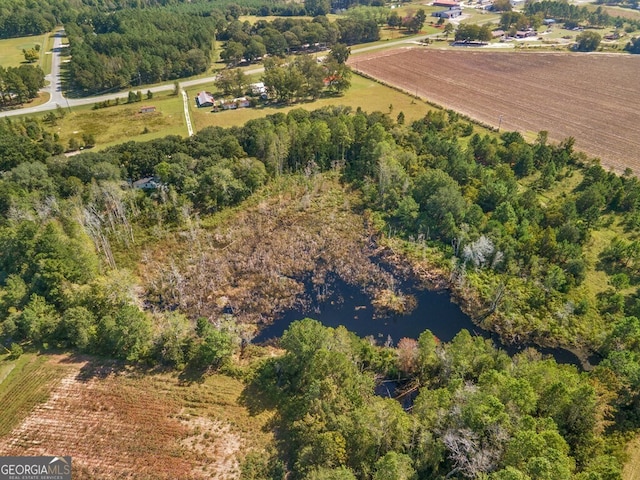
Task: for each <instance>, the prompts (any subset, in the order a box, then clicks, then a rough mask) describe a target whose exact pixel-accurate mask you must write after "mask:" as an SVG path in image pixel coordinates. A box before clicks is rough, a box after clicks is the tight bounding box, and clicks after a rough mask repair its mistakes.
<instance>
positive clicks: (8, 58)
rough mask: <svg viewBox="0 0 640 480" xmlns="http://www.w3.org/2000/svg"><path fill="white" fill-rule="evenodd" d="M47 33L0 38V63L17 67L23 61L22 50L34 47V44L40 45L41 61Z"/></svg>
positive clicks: (5, 66)
mask: <svg viewBox="0 0 640 480" xmlns="http://www.w3.org/2000/svg"><path fill="white" fill-rule="evenodd" d="M48 35H49V34H48V33H45V34H44V35H36V36H32V37H18V38H6V39H3V40H0V65H1V66H3V67H4V68H7V67H19V66H20V65H22V64H23V63H25V61H24V54H23V53H22V50H23V49H24V50H28V49H30V48H34V47H35V46H36V45H40V62H42V56H43V55H44V52H45V51H46V48H47V36H48Z"/></svg>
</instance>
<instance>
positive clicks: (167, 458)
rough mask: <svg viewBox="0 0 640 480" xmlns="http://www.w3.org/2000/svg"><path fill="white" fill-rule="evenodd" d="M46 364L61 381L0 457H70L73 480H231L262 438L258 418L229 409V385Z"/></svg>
mask: <svg viewBox="0 0 640 480" xmlns="http://www.w3.org/2000/svg"><path fill="white" fill-rule="evenodd" d="M51 362H55V363H60V364H64V366H65V368H67V369H68V370H67V375H66V376H65V377H64V378H63V379H62V380H61V381H60V382H59V383H58V384H57V386H56V387H55V388H53V390H52V392H51V395H50V396H49V398H48V400H47V401H46V402H44V403H41V404H40V405H38V406H36V407H35V408H34V409H33V410H32V411H31V413H30V414H29V415H28V416H27V417H26V418H25V419H24V420H23V421H22V422H21V423H20V424H19V425H18V426H17V427H16V428H14V430H13V431H12V432H11V433H10V434H9V435H6V436H4V437H2V438H0V454H2V455H28V456H31V455H71V456H72V458H73V475H74V478H78V479H80V478H90V479H113V478H122V479H134V478H135V479H137V478H153V479H158V480H161V479H175V478H184V479H216V480H235V479H238V478H239V476H240V467H239V460H240V459H241V458H242V457H243V456H244V454H246V451H247V450H248V449H251V448H253V447H256V445H255V444H256V443H260V442H262V441H263V440H264V438H262V437H264V436H265V435H266V434H265V433H262V428H261V427H262V426H263V425H261V424H264V421H265V418H260V419H258V417H254V419H253V420H252V419H249V418H248V417H249V415H248V413H247V412H246V409H244V407H241V406H240V405H239V404H238V402H237V400H238V398H239V396H240V393H241V391H242V384H241V383H240V382H238V381H237V380H233V379H230V378H229V377H223V376H212V377H209V378H207V379H205V380H204V381H202V382H199V383H195V384H193V383H184V382H181V381H180V380H179V378H178V377H177V375H176V374H169V373H164V374H153V373H145V372H136V371H132V370H128V369H125V368H122V367H121V366H118V365H116V364H112V365H109V364H105V363H93V362H91V361H89V360H80V361H75V360H70V359H69V358H68V357H63V358H59V357H56V358H52V359H51ZM205 401H206V403H207V404H206V405H205V404H204V402H205ZM236 410H238V411H239V410H243V412H238V411H236ZM242 421H244V422H245V423H244V424H243V423H242ZM257 440H260V442H256V441H257Z"/></svg>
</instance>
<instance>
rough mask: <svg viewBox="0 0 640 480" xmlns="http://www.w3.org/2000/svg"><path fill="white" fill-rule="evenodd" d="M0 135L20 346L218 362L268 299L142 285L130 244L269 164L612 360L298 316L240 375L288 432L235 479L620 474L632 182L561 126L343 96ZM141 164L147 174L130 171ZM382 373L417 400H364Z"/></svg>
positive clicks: (8, 296)
mask: <svg viewBox="0 0 640 480" xmlns="http://www.w3.org/2000/svg"><path fill="white" fill-rule="evenodd" d="M0 138H1V139H2V141H1V142H0V170H1V171H2V172H3V175H2V177H1V178H0V214H1V218H0V336H1V338H2V341H3V343H4V344H5V345H6V346H7V347H8V348H9V349H10V350H12V351H19V350H20V349H21V348H22V347H23V346H29V345H31V346H33V347H37V348H44V349H46V348H54V347H55V348H69V349H75V350H79V351H82V352H88V353H96V354H102V355H107V356H112V357H116V358H122V359H126V360H129V361H141V362H148V363H153V364H155V363H161V364H165V365H168V366H173V367H177V368H184V367H185V366H188V367H190V368H220V367H224V368H229V367H230V366H231V364H232V358H233V355H234V354H236V353H237V352H239V351H240V350H241V349H243V348H244V346H246V341H247V340H248V338H250V336H248V335H247V332H248V331H249V330H247V329H245V328H244V327H243V325H242V324H241V323H240V321H239V320H238V319H240V318H243V313H245V312H247V311H250V310H251V309H256V308H258V305H257V304H256V303H255V299H253V298H250V299H245V301H246V303H243V301H241V300H237V301H236V300H235V299H230V301H233V303H232V305H233V308H232V309H231V310H229V309H228V308H227V307H225V305H224V304H221V305H216V304H215V303H214V304H212V305H211V309H209V310H208V313H207V314H206V315H203V314H202V310H197V309H196V308H194V307H193V305H192V304H191V303H189V302H190V300H189V299H187V298H186V297H181V296H180V294H179V293H180V292H178V291H177V290H176V285H171V284H165V285H160V284H159V285H157V286H156V287H157V288H155V290H154V291H153V292H151V291H149V292H146V293H141V292H140V288H139V287H138V285H137V280H136V278H135V276H134V275H133V274H132V273H131V271H130V270H129V269H128V268H127V267H129V268H132V267H135V262H136V261H137V260H135V255H136V254H135V252H137V251H139V249H140V244H141V243H140V242H142V240H141V239H145V240H144V242H145V243H148V242H153V238H156V236H157V235H158V234H159V232H162V231H166V232H169V231H174V232H177V233H178V232H182V233H180V235H185V236H187V237H188V238H192V237H191V236H192V235H195V233H194V232H196V230H194V226H193V225H194V223H195V222H198V221H199V220H198V219H199V218H207V217H209V216H211V215H218V214H221V213H223V212H226V211H231V210H229V208H230V207H232V208H233V207H236V206H239V205H242V202H243V201H245V200H246V199H249V198H250V197H252V196H253V195H256V194H258V193H259V192H261V191H262V189H264V188H265V187H266V186H268V185H270V184H272V183H273V182H276V181H279V180H280V179H283V178H293V179H296V178H299V179H300V182H301V184H304V182H307V181H308V180H305V179H309V178H312V177H322V176H323V175H329V174H331V175H338V176H339V177H340V179H341V181H342V182H343V184H344V188H346V189H349V190H351V191H352V192H353V195H357V196H358V197H360V198H361V205H362V207H360V208H362V211H360V214H361V215H362V218H366V219H368V220H366V221H367V223H368V224H369V228H371V229H372V231H373V232H374V235H375V236H376V237H379V240H380V242H382V243H384V242H383V239H384V238H394V239H395V241H400V242H401V244H402V245H404V247H403V248H404V250H405V253H404V255H405V256H406V257H407V258H408V259H411V258H413V257H414V256H415V257H416V258H420V259H422V260H424V258H427V260H428V262H429V264H430V265H431V266H433V268H434V269H437V270H438V271H440V272H441V275H442V277H443V280H445V281H446V282H447V284H448V285H449V288H450V289H451V290H452V292H453V293H454V295H455V296H456V297H457V298H458V299H459V300H460V301H461V303H462V304H463V305H468V306H469V307H470V308H471V309H473V311H474V315H475V319H476V321H478V322H481V323H482V325H483V326H485V327H487V328H490V329H492V330H494V331H496V332H499V333H500V335H501V336H502V337H503V338H504V339H505V340H513V341H517V342H519V341H522V340H524V339H527V340H533V341H535V342H538V343H540V344H544V345H558V344H559V345H565V346H574V347H580V348H583V349H587V350H596V351H598V352H600V354H601V355H602V356H603V360H602V361H601V362H600V364H599V366H597V367H596V368H595V369H594V370H593V371H592V372H590V373H588V374H587V373H578V372H577V370H576V369H575V367H571V366H558V365H556V364H555V362H554V361H553V360H544V361H541V360H539V359H538V358H537V357H536V355H535V354H534V353H531V352H529V353H524V354H522V355H520V356H518V357H516V358H514V359H509V358H508V357H507V356H506V355H505V354H504V353H503V352H500V351H497V350H495V349H494V348H493V347H492V346H491V345H490V343H488V342H486V341H484V340H482V339H479V338H473V337H471V336H470V335H469V334H468V333H465V332H462V333H460V334H459V335H458V337H456V339H454V340H453V341H452V342H451V344H449V345H444V344H441V343H439V342H438V341H437V340H436V339H435V338H434V337H433V336H432V335H430V334H429V333H425V334H423V335H422V336H421V337H420V339H419V340H418V341H414V340H406V339H405V340H402V341H400V342H399V344H398V346H397V348H392V347H382V346H377V345H375V344H372V343H371V342H369V341H366V340H361V339H357V338H355V337H354V336H353V335H351V334H348V333H347V332H346V331H344V330H342V329H338V330H330V329H325V328H323V327H321V326H320V325H318V324H316V323H313V322H303V323H300V324H297V325H293V326H292V327H291V329H290V330H289V332H287V333H286V334H285V336H284V337H283V339H282V341H281V346H282V348H284V349H285V351H286V353H285V355H284V356H283V357H278V358H275V359H272V360H269V361H267V362H265V363H263V364H260V365H258V366H256V367H255V368H256V370H255V372H254V376H253V377H252V378H253V380H252V383H251V385H250V387H248V388H250V389H255V392H254V394H252V395H251V398H252V401H253V402H254V405H253V407H252V408H255V409H261V408H267V407H268V408H275V409H276V411H277V422H278V425H279V426H278V429H277V430H278V432H279V435H281V440H282V443H281V444H280V447H279V450H278V451H277V452H274V453H273V455H274V456H273V457H272V458H271V459H268V458H263V457H261V456H249V457H248V459H247V461H246V464H245V468H244V470H245V474H244V475H245V478H283V477H282V474H283V472H285V471H289V472H290V473H291V475H293V478H317V479H321V478H354V477H355V478H361V479H369V478H373V479H383V478H415V475H416V474H418V475H420V476H421V478H423V477H425V476H427V477H428V478H445V477H447V476H448V478H491V479H511V478H515V479H527V478H531V479H544V478H548V479H553V480H555V479H562V478H579V479H614V478H619V475H620V474H619V472H620V463H621V461H622V460H623V455H622V454H621V445H622V444H623V441H622V437H620V436H619V434H620V432H623V431H625V430H627V429H630V428H635V427H637V426H638V422H640V418H638V412H639V411H640V409H639V408H638V407H639V406H640V395H639V394H638V392H640V367H638V365H639V360H640V358H639V357H640V340H639V339H640V321H638V317H639V316H640V302H639V301H638V294H637V291H636V287H635V286H636V285H637V283H638V281H639V280H638V278H640V277H638V265H640V260H639V258H640V256H639V255H640V254H639V253H638V252H640V249H639V248H638V241H637V240H636V239H635V238H636V236H637V232H638V229H639V228H640V220H639V219H640V182H639V181H638V180H637V178H636V177H634V176H632V175H631V174H627V175H623V176H617V175H615V174H613V173H610V172H607V171H605V170H604V169H602V168H601V167H600V166H599V165H598V163H597V162H592V161H589V160H588V159H587V158H586V157H585V156H584V155H581V154H579V153H577V152H575V151H574V149H573V140H572V139H567V140H565V141H564V142H562V143H560V144H551V143H550V142H549V141H548V140H547V137H546V133H545V132H541V133H540V134H539V135H538V138H537V139H536V141H535V142H532V143H528V142H526V141H525V140H524V139H523V137H522V136H521V135H520V134H518V133H513V132H505V133H502V134H501V135H495V134H478V133H474V127H473V126H472V125H471V124H470V123H469V122H468V121H467V120H466V119H464V118H462V117H460V116H459V115H457V114H455V113H454V112H447V111H439V110H432V111H430V112H428V113H427V115H426V116H425V117H424V118H423V119H421V120H419V121H416V122H414V123H412V124H411V125H405V122H404V115H403V114H402V112H400V113H399V114H398V115H397V118H395V119H394V118H392V117H391V116H390V115H389V114H382V113H379V112H378V113H370V114H367V113H364V112H362V111H360V110H358V111H352V110H351V109H349V108H342V107H330V108H324V109H321V110H317V111H315V112H308V111H306V110H302V109H296V110H292V111H291V112H289V113H288V114H282V113H280V114H275V115H272V116H269V117H266V118H263V119H258V120H252V121H250V122H248V123H247V124H246V125H244V126H243V127H234V128H230V129H222V128H207V129H204V130H202V131H200V132H198V133H197V134H196V135H194V136H193V137H190V138H187V139H183V138H180V137H177V136H174V137H167V138H164V139H158V140H153V141H150V142H146V143H135V142H127V143H123V144H121V145H118V146H115V147H111V148H109V149H106V150H104V151H101V152H90V153H83V154H81V155H77V156H73V157H68V158H67V157H64V156H61V155H59V154H60V153H61V150H62V147H61V146H60V145H59V143H58V142H57V139H56V138H55V137H52V136H51V135H48V134H47V133H46V132H45V131H44V129H42V126H41V125H40V124H39V123H38V122H37V121H33V120H20V121H9V120H5V121H4V122H3V123H2V135H0ZM150 176H152V177H154V178H155V179H156V187H155V188H154V189H152V190H143V189H140V188H134V187H133V186H132V182H134V181H136V180H138V179H141V178H145V177H150ZM614 223H615V224H616V225H618V226H619V227H618V228H619V232H620V234H619V235H618V236H616V237H613V238H612V239H611V240H610V241H608V243H607V244H606V245H605V247H604V248H603V249H602V251H601V252H600V255H599V257H598V258H597V259H596V261H595V263H594V261H593V260H592V259H591V260H590V259H589V258H588V256H587V251H588V250H589V249H590V248H591V247H590V245H591V239H592V238H593V235H594V234H596V233H597V232H599V229H601V228H603V227H604V226H607V225H612V224H614ZM222 241H223V240H222V239H217V240H215V239H214V243H215V242H222ZM127 252H128V253H127ZM130 255H134V258H131V257H130ZM425 255H426V257H425ZM127 258H129V260H127ZM166 261H169V260H166ZM238 261H240V259H239V258H236V259H234V262H236V263H237V262H238ZM131 262H133V263H131ZM179 268H180V267H179V265H177V264H176V265H173V266H172V267H171V269H169V270H172V271H173V270H176V269H179ZM596 269H597V270H598V271H600V272H603V273H604V274H605V275H606V278H608V281H609V283H610V287H609V288H608V289H604V290H602V291H601V292H600V293H599V294H597V295H595V294H593V293H592V292H591V290H590V289H589V288H588V287H587V285H586V284H585V282H586V280H587V277H588V275H589V272H592V271H594V270H596ZM175 275H176V278H177V277H185V278H186V277H187V276H188V272H187V271H183V272H180V271H176V272H175ZM280 277H281V276H280ZM238 281H240V279H238ZM281 282H282V280H280V283H281ZM193 290H198V289H197V288H194V289H193ZM141 295H142V296H141ZM203 301H205V302H206V299H205V298H202V299H200V300H197V302H198V304H201V303H202V302H203ZM251 302H253V303H251ZM270 303H273V302H270ZM141 306H144V308H141ZM253 313H255V316H254V318H261V316H262V314H263V313H265V312H263V311H255V312H253ZM266 313H267V314H268V313H269V312H266ZM271 313H272V312H271ZM267 316H268V315H267ZM328 373H331V374H330V375H328ZM380 378H394V379H399V380H400V382H399V386H400V387H401V388H405V389H407V390H411V391H413V392H414V394H416V393H417V397H415V399H414V400H413V406H412V407H411V409H410V410H409V411H405V410H403V408H402V405H401V404H400V403H398V402H397V401H395V400H391V399H384V398H382V397H378V396H376V395H374V386H375V383H376V379H380ZM614 422H615V423H614ZM279 475H280V476H279ZM483 475H485V477H483ZM487 475H488V476H487Z"/></svg>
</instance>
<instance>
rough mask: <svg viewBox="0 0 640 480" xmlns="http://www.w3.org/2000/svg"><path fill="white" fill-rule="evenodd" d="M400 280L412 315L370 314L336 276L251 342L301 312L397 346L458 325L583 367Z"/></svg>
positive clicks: (446, 336)
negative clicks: (322, 293)
mask: <svg viewBox="0 0 640 480" xmlns="http://www.w3.org/2000/svg"><path fill="white" fill-rule="evenodd" d="M399 283H401V290H402V291H403V292H404V293H405V294H411V295H413V296H414V297H415V298H416V300H417V306H416V308H415V309H414V310H413V311H412V312H411V313H410V314H407V315H395V316H389V317H383V318H381V317H380V316H379V315H374V307H373V305H372V303H371V298H370V297H369V296H368V295H367V294H366V293H364V292H362V291H361V290H360V288H358V287H355V286H353V285H349V284H348V283H346V282H345V281H343V280H342V279H340V278H337V279H335V280H334V281H333V282H332V291H333V293H332V294H331V295H329V296H328V297H327V298H325V299H324V300H322V301H315V302H312V305H311V307H310V308H309V309H302V308H300V309H292V310H289V311H287V312H284V313H283V314H282V315H281V316H280V318H278V319H277V320H276V321H275V322H274V323H273V324H271V325H268V326H266V327H265V328H263V329H262V331H260V333H259V334H258V336H257V337H256V338H255V339H254V340H253V341H254V342H255V343H264V342H267V341H269V340H270V339H274V338H279V337H280V336H282V334H283V333H284V331H285V330H286V329H287V328H288V327H289V325H290V324H291V323H292V322H294V321H296V320H300V319H302V318H305V317H309V318H314V319H316V320H318V321H320V322H322V324H323V325H325V326H327V327H334V328H335V327H337V326H340V325H343V326H345V327H346V328H347V329H348V330H350V331H352V332H354V333H355V334H357V335H358V336H360V337H367V336H372V337H373V338H374V339H375V340H376V342H377V343H378V344H380V345H382V344H385V343H387V344H390V345H395V344H397V342H398V341H399V340H400V339H401V338H403V337H408V338H415V339H417V338H418V337H419V336H420V334H421V333H422V332H423V331H425V330H431V332H432V333H433V334H434V335H435V336H436V337H438V338H439V339H440V340H441V341H443V342H449V341H451V340H452V339H453V337H455V336H456V334H457V333H458V332H459V331H460V330H462V329H466V330H468V331H469V332H470V333H471V334H472V335H478V336H481V337H483V338H490V339H491V340H493V342H494V344H495V345H496V347H498V348H501V349H503V350H505V351H506V352H507V353H508V354H509V355H514V354H516V353H517V352H519V351H521V350H523V349H525V348H527V347H533V348H535V349H536V350H538V351H539V352H541V353H542V354H544V355H551V356H552V357H553V358H555V360H556V361H557V362H558V363H566V364H571V365H576V366H578V367H579V368H582V363H581V362H580V359H579V358H578V357H577V356H576V355H575V354H574V353H573V352H570V351H569V350H565V349H562V348H542V347H539V346H536V345H532V344H523V345H505V344H504V343H502V342H501V341H500V339H499V337H498V336H497V335H496V334H494V333H492V332H489V331H487V330H484V329H482V328H480V327H478V326H477V325H475V324H474V323H473V322H472V321H471V318H470V317H469V316H468V315H466V314H465V313H464V312H463V311H462V310H461V309H460V307H459V306H458V305H456V304H455V303H453V302H452V301H451V297H450V295H449V293H448V292H447V291H431V290H423V289H419V288H417V286H416V284H415V283H414V282H411V281H404V282H399ZM311 292H312V287H311V285H310V284H307V294H310V293H311ZM309 297H312V295H309Z"/></svg>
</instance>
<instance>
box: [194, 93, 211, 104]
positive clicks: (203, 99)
mask: <svg viewBox="0 0 640 480" xmlns="http://www.w3.org/2000/svg"><path fill="white" fill-rule="evenodd" d="M214 103H215V99H214V98H213V95H211V94H210V93H209V92H200V93H198V95H197V96H196V105H197V106H198V108H202V107H213V104H214Z"/></svg>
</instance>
